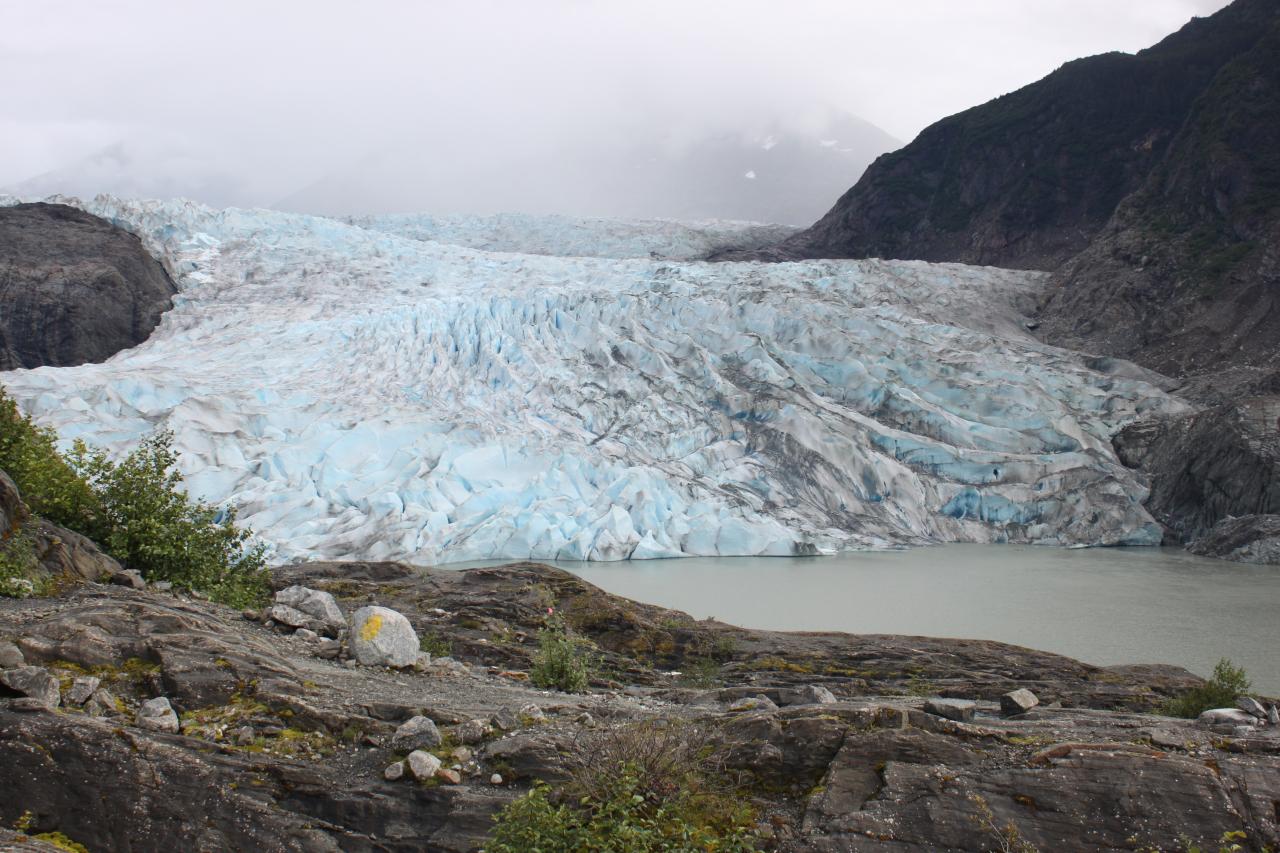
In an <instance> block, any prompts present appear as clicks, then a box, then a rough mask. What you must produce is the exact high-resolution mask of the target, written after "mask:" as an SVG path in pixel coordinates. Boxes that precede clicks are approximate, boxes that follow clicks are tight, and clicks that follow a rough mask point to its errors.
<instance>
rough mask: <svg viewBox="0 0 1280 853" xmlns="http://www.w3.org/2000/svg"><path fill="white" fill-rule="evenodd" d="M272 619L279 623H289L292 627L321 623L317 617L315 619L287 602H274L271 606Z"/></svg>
mask: <svg viewBox="0 0 1280 853" xmlns="http://www.w3.org/2000/svg"><path fill="white" fill-rule="evenodd" d="M271 621H272V622H274V623H276V624H277V625H287V626H288V627H290V628H305V627H307V626H308V625H319V624H320V622H319V620H317V619H313V618H312V617H310V616H308V615H307V614H305V613H303V612H302V611H301V610H298V609H296V608H293V607H290V606H289V605H287V604H273V605H272V606H271Z"/></svg>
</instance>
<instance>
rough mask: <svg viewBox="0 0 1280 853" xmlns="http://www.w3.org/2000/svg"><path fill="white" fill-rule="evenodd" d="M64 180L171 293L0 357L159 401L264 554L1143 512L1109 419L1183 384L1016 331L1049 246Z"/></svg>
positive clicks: (1033, 538)
mask: <svg viewBox="0 0 1280 853" xmlns="http://www.w3.org/2000/svg"><path fill="white" fill-rule="evenodd" d="M10 201H11V200H10ZM68 201H69V203H73V204H77V205H80V206H82V207H84V208H85V209H86V210H88V211H90V212H92V213H95V214H98V215H100V216H104V217H106V218H108V219H110V220H112V221H114V222H116V223H117V224H119V225H121V226H123V227H125V228H128V229H129V230H131V231H133V232H135V233H137V234H138V235H140V236H141V237H142V239H143V240H144V242H145V243H146V244H147V245H148V247H149V248H150V249H151V250H152V251H154V252H155V253H156V254H157V255H159V256H160V257H162V258H163V259H164V261H165V263H166V264H167V265H168V266H169V268H170V269H171V270H172V271H173V272H174V274H175V278H176V280H177V281H178V285H179V288H180V294H179V296H178V297H177V298H176V300H175V301H176V304H175V307H174V308H173V310H171V311H170V312H169V313H168V314H166V315H165V317H164V320H163V321H162V323H161V325H160V326H159V328H158V329H157V330H156V331H155V333H154V334H153V335H152V337H151V339H150V340H148V341H147V342H146V343H144V344H143V345H141V346H139V347H137V348H135V349H132V350H129V351H126V352H123V353H120V354H118V355H117V356H115V357H114V358H112V359H110V360H109V361H107V362H106V363H103V364H89V365H82V366H79V367H71V368H39V369H36V370H25V371H13V372H10V373H6V374H4V375H3V376H2V377H0V382H3V384H4V385H5V386H7V388H8V390H9V392H10V393H11V394H12V395H13V396H14V397H15V398H16V399H17V400H18V401H19V402H20V404H21V405H22V406H23V407H24V408H25V409H26V410H27V411H28V412H30V413H31V414H32V415H33V416H34V417H35V418H36V419H37V420H38V421H39V422H41V423H43V424H46V425H48V426H51V427H53V428H54V429H56V430H57V431H58V432H59V434H60V435H61V436H62V438H63V439H64V440H65V441H70V440H72V439H75V438H83V439H86V440H88V441H90V442H92V443H96V444H99V445H101V446H104V447H106V448H108V449H109V450H110V451H112V452H120V451H121V450H122V449H124V448H127V447H128V446H129V445H131V444H132V443H133V442H135V441H136V440H137V439H138V438H139V437H140V436H142V435H144V434H146V433H147V432H148V431H150V430H152V429H154V428H156V427H157V426H167V427H168V428H170V429H172V430H173V431H174V433H175V436H176V444H177V447H178V449H179V451H180V454H181V466H182V469H183V472H184V474H185V476H186V483H187V488H188V489H189V490H190V491H191V492H192V493H193V494H196V495H199V496H201V497H203V498H205V499H208V500H211V501H215V502H218V503H223V502H229V503H232V504H234V505H235V506H237V507H238V508H239V511H240V518H241V520H242V521H244V522H245V523H247V524H248V525H249V526H251V527H252V528H253V529H254V531H255V532H256V534H257V535H258V536H259V537H261V539H262V541H264V542H266V543H267V544H268V546H269V548H270V549H271V554H272V558H273V559H274V560H276V561H278V562H279V561H288V560H294V559H301V558H327V559H337V558H350V559H407V560H412V561H417V562H448V561H459V560H475V559H491V558H537V559H552V558H555V559H587V560H618V559H625V558H658V557H675V556H686V555H790V554H795V553H815V552H828V551H833V550H842V549H854V548H876V547H893V546H898V545H911V544H923V543H929V542H944V541H968V542H1004V541H1008V542H1030V543H1044V544H1061V545H1072V544H1087V545H1106V544H1126V543H1128V544H1153V543H1156V542H1158V541H1159V537H1160V533H1159V529H1158V527H1157V526H1156V525H1155V524H1154V522H1153V521H1152V519H1151V518H1150V516H1149V515H1148V514H1147V513H1146V511H1145V510H1144V509H1143V508H1142V505H1141V502H1142V500H1143V498H1144V497H1145V495H1146V492H1145V487H1144V484H1143V483H1142V482H1141V481H1140V480H1139V479H1138V477H1137V476H1136V475H1135V473H1134V472H1132V471H1130V470H1128V469H1126V468H1125V467H1123V466H1122V465H1121V464H1119V462H1118V461H1117V460H1116V457H1115V454H1114V453H1113V451H1112V449H1111V445H1110V437H1111V436H1112V435H1113V434H1114V433H1115V432H1116V431H1117V430H1118V429H1120V428H1121V427H1122V426H1124V425H1125V424H1126V423H1129V422H1130V421H1132V420H1134V419H1135V418H1137V417H1139V416H1142V415H1145V414H1148V413H1160V412H1177V411H1182V410H1184V409H1186V404H1185V403H1183V402H1182V401H1180V400H1178V399H1176V398H1174V397H1171V396H1169V395H1167V394H1165V393H1163V392H1162V391H1161V390H1160V389H1159V388H1157V387H1155V386H1153V385H1151V384H1148V383H1146V382H1143V381H1141V380H1138V379H1133V378H1127V377H1126V376H1123V375H1117V374H1104V373H1099V372H1097V371H1095V370H1092V369H1090V368H1089V367H1087V366H1086V363H1085V360H1084V359H1083V358H1082V357H1081V356H1079V355H1077V354H1075V353H1071V352H1067V351H1064V350H1059V349H1055V348H1052V347H1047V346H1044V345H1042V344H1039V343H1037V342H1036V341H1034V340H1032V339H1031V338H1030V337H1028V336H1027V335H1026V333H1025V332H1024V331H1023V330H1022V328H1021V320H1022V317H1021V315H1020V314H1019V312H1018V307H1019V306H1020V305H1026V304H1028V302H1029V301H1030V300H1031V299H1033V298H1034V296H1035V294H1036V293H1037V292H1038V290H1039V288H1041V287H1042V286H1043V278H1044V277H1043V275H1042V274H1039V273H1030V272H1019V271H1009V270H1000V269H993V268H983V267H966V266H961V265H952V264H927V263H922V262H899V261H877V260H866V261H811V262H802V263H788V264H772V265H770V264H751V263H734V264H705V263H698V262H694V261H690V260H688V259H689V258H692V257H694V256H696V255H697V254H699V253H701V252H703V251H707V250H709V249H712V248H716V247H718V246H723V245H734V244H740V243H742V242H744V241H747V242H749V241H750V240H755V239H764V238H765V236H767V232H765V231H752V230H751V229H750V228H749V227H747V226H743V225H740V224H718V223H702V224H700V225H698V226H683V225H680V224H678V223H649V224H645V223H621V224H620V223H610V222H607V221H603V220H571V219H566V218H562V217H561V218H550V217H548V218H537V217H488V218H478V217H452V218H443V219H433V218H430V217H376V218H367V219H350V220H345V221H339V220H335V219H326V218H320V217H310V216H302V215H293V214H284V213H277V212H272V211H248V210H215V209H210V208H207V207H203V206H200V205H196V204H193V203H190V202H183V201H171V202H138V201H126V200H119V199H115V198H111V197H106V196H100V197H98V198H97V199H94V200H92V201H85V202H81V201H77V200H68ZM762 235H764V236H762Z"/></svg>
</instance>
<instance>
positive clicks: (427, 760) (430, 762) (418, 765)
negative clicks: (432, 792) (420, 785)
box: [405, 749, 440, 782]
mask: <svg viewBox="0 0 1280 853" xmlns="http://www.w3.org/2000/svg"><path fill="white" fill-rule="evenodd" d="M405 763H406V764H408V765H409V772H410V773H412V774H413V778H415V779H417V780H418V781H419V782H425V781H426V780H427V779H430V778H431V777H432V776H434V775H436V771H437V770H439V769H440V759H438V758H436V757H435V756H434V755H432V754H431V753H429V752H423V751H422V750H420V749H415V750H414V751H413V752H411V753H409V757H408V758H406V759H405Z"/></svg>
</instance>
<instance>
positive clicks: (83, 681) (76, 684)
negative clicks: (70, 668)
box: [67, 675, 102, 705]
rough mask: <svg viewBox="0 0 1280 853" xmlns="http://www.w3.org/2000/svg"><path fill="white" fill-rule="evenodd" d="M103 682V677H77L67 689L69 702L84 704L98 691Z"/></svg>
mask: <svg viewBox="0 0 1280 853" xmlns="http://www.w3.org/2000/svg"><path fill="white" fill-rule="evenodd" d="M101 683H102V680H101V679H99V678H94V677H93V676H92V675H81V676H79V677H77V678H76V679H75V680H74V681H72V682H71V687H70V688H68V690H67V702H69V703H70V704H72V705H83V704H84V703H85V702H88V701H89V699H90V698H91V697H92V696H93V694H94V693H96V692H97V690H98V685H99V684H101Z"/></svg>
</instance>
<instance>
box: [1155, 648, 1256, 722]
mask: <svg viewBox="0 0 1280 853" xmlns="http://www.w3.org/2000/svg"><path fill="white" fill-rule="evenodd" d="M1251 686H1252V684H1251V682H1250V681H1249V676H1248V674H1247V673H1246V672H1245V671H1244V668H1243V667H1238V666H1234V665H1232V663H1231V661H1229V660H1227V659H1226V658H1223V659H1222V660H1220V661H1218V665H1217V666H1215V667H1214V668H1213V675H1212V676H1210V677H1209V680H1208V681H1206V682H1205V683H1204V684H1202V685H1200V686H1199V687H1195V688H1193V689H1191V690H1189V691H1187V692H1186V693H1184V694H1182V695H1181V696H1179V697H1177V698H1176V699H1170V700H1169V701H1168V702H1166V703H1164V705H1162V706H1161V708H1160V710H1161V712H1162V713H1164V714H1166V715H1168V716H1170V717H1186V718H1188V719H1193V718H1195V717H1198V716H1200V715H1201V714H1202V713H1204V712H1205V711H1208V710H1209V709H1210V708H1230V707H1232V706H1234V705H1235V702H1236V698H1237V697H1239V696H1243V695H1244V694H1246V693H1248V692H1249V688H1250V687H1251Z"/></svg>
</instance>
